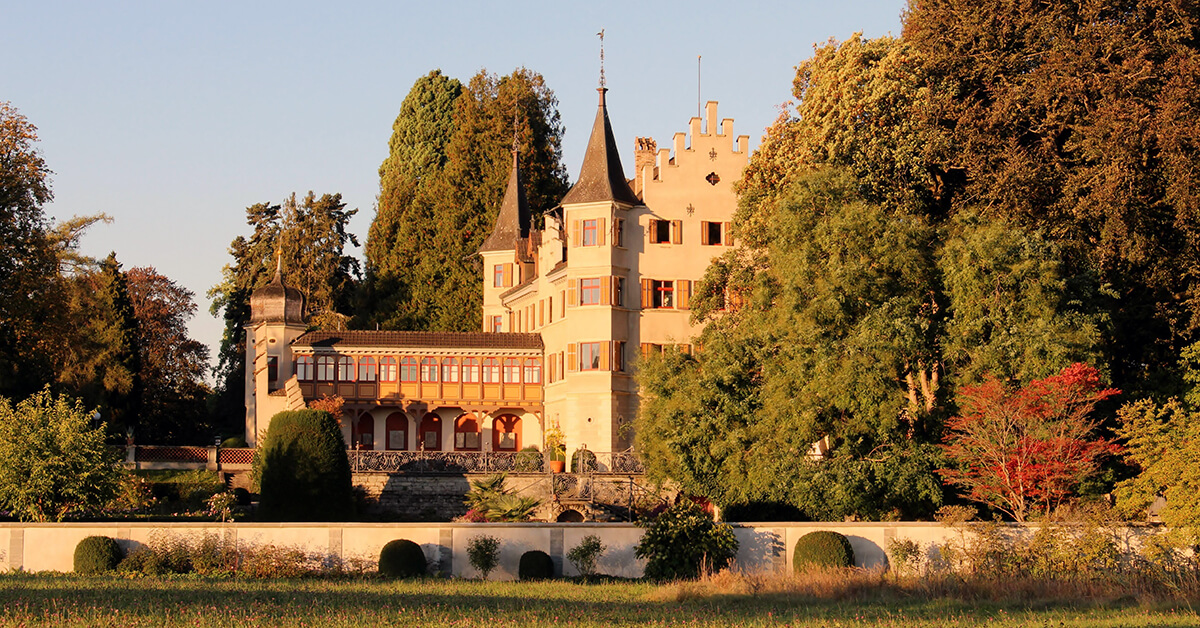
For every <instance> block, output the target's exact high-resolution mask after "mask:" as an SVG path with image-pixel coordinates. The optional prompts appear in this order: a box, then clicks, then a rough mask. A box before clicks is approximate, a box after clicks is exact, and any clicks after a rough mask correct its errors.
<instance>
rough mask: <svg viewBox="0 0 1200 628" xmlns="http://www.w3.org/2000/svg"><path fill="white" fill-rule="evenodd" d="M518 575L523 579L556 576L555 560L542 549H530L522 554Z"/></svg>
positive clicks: (542, 578)
mask: <svg viewBox="0 0 1200 628" xmlns="http://www.w3.org/2000/svg"><path fill="white" fill-rule="evenodd" d="M517 575H518V576H519V577H520V578H521V579H522V580H546V579H548V578H553V577H554V561H553V560H552V559H551V558H550V555H549V554H547V553H546V552H543V551H542V550H530V551H528V552H525V553H524V554H521V563H520V565H518V567H517Z"/></svg>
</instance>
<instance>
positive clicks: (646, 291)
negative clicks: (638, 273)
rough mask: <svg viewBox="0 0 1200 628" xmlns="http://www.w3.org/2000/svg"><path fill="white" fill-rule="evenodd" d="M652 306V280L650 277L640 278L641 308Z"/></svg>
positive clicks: (646, 308)
mask: <svg viewBox="0 0 1200 628" xmlns="http://www.w3.org/2000/svg"><path fill="white" fill-rule="evenodd" d="M652 307H654V281H653V280H651V279H643V280H642V309H643V310H648V309H650V308H652Z"/></svg>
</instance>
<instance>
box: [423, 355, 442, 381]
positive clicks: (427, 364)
mask: <svg viewBox="0 0 1200 628" xmlns="http://www.w3.org/2000/svg"><path fill="white" fill-rule="evenodd" d="M421 381H423V382H430V383H437V381H438V361H437V358H424V359H422V360H421Z"/></svg>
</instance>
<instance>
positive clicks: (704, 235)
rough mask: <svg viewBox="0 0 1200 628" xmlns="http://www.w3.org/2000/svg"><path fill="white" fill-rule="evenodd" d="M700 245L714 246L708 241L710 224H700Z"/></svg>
mask: <svg viewBox="0 0 1200 628" xmlns="http://www.w3.org/2000/svg"><path fill="white" fill-rule="evenodd" d="M700 244H712V242H709V241H708V223H707V222H703V221H701V222H700Z"/></svg>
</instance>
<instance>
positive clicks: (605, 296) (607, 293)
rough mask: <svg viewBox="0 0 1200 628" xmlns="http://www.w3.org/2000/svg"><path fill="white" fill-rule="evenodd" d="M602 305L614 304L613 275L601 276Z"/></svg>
mask: <svg viewBox="0 0 1200 628" xmlns="http://www.w3.org/2000/svg"><path fill="white" fill-rule="evenodd" d="M600 305H612V277H601V278H600Z"/></svg>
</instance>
